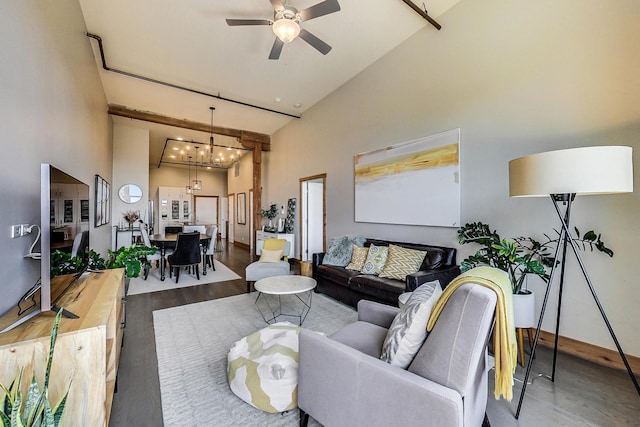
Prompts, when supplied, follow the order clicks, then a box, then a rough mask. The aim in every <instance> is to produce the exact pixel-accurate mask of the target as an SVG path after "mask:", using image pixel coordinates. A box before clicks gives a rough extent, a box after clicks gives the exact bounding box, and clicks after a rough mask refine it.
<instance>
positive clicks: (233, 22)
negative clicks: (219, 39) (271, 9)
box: [227, 19, 273, 27]
mask: <svg viewBox="0 0 640 427" xmlns="http://www.w3.org/2000/svg"><path fill="white" fill-rule="evenodd" d="M271 24H273V21H271V20H269V19H227V25H229V26H231V27H235V26H237V25H271Z"/></svg>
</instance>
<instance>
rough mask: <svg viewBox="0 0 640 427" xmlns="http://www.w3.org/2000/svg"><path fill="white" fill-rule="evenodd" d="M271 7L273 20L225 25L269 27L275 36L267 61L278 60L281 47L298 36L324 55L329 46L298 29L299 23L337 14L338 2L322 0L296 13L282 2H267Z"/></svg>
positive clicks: (229, 22)
mask: <svg viewBox="0 0 640 427" xmlns="http://www.w3.org/2000/svg"><path fill="white" fill-rule="evenodd" d="M269 1H270V2H271V5H272V6H273V20H271V19H227V25H229V26H232V27H233V26H240V25H271V26H272V28H273V32H274V33H275V35H276V40H275V41H274V42H273V47H272V48H271V53H269V59H278V58H280V53H281V52H282V47H283V46H284V44H285V43H290V42H292V41H293V40H294V39H295V38H296V37H298V35H299V36H300V38H301V39H302V40H304V41H305V42H307V43H309V44H310V45H311V46H313V47H314V48H315V49H316V50H317V51H318V52H320V53H322V54H323V55H326V54H327V53H329V51H330V50H331V46H329V45H328V44H326V43H325V42H323V41H322V40H320V39H319V38H318V37H316V36H314V35H313V34H311V33H310V32H309V31H307V30H305V29H304V28H300V22H304V21H308V20H310V19H314V18H319V17H321V16H324V15H328V14H330V13H334V12H338V11H339V10H340V5H339V4H338V0H324V1H323V2H320V3H318V4H315V5H313V6H311V7H308V8H306V9H303V10H300V11H298V9H296V8H295V7H293V6H290V5H288V4H284V3H283V2H282V0H269Z"/></svg>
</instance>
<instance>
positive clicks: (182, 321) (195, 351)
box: [153, 292, 357, 427]
mask: <svg viewBox="0 0 640 427" xmlns="http://www.w3.org/2000/svg"><path fill="white" fill-rule="evenodd" d="M256 297H257V293H256V292H253V293H251V294H244V295H237V296H233V297H227V298H221V299H217V300H213V301H206V302H201V303H197V304H189V305H185V306H180V307H173V308H168V309H164V310H156V311H154V312H153V325H154V330H155V338H156V351H157V355H158V375H159V378H160V391H161V396H162V415H163V418H164V425H165V427H169V426H183V425H190V426H269V427H271V426H297V425H298V424H299V411H298V410H297V409H296V410H292V411H289V412H286V413H283V414H269V413H266V412H262V411H260V410H258V409H256V408H254V407H253V406H251V405H249V404H248V403H245V402H244V401H243V400H241V399H240V398H238V397H237V396H236V395H234V394H233V393H232V392H231V390H230V389H229V385H228V383H227V353H228V351H229V349H230V348H231V346H232V345H233V343H234V342H236V341H238V340H239V339H241V338H243V337H245V336H247V335H249V334H251V333H252V332H255V331H257V330H259V329H262V328H264V327H265V326H267V325H266V323H265V322H264V320H263V319H262V317H261V315H260V313H259V312H258V311H257V308H256V306H255V300H256ZM283 300H284V299H283ZM291 301H292V300H291ZM284 312H287V313H291V311H284ZM356 318H357V313H356V311H355V310H354V309H353V308H351V307H348V306H346V305H344V304H341V303H339V302H337V301H335V300H333V299H331V298H329V297H326V296H324V295H321V294H313V298H312V306H311V310H310V312H309V314H308V316H307V318H306V319H305V321H304V323H303V325H302V326H303V327H304V328H307V329H312V330H315V331H319V332H324V333H327V334H331V333H333V332H335V331H337V330H338V329H340V328H342V327H343V326H344V325H347V324H349V323H352V322H354V321H355V320H356ZM278 320H279V321H280V320H288V321H290V322H292V323H297V319H295V318H291V317H281V318H278ZM311 421H312V420H311ZM309 424H310V425H317V424H315V423H314V424H312V422H310V423H309Z"/></svg>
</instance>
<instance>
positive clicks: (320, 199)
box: [300, 174, 327, 261]
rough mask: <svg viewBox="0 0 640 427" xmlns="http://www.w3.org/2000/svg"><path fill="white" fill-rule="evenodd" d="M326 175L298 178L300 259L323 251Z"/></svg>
mask: <svg viewBox="0 0 640 427" xmlns="http://www.w3.org/2000/svg"><path fill="white" fill-rule="evenodd" d="M326 181H327V174H321V175H314V176H309V177H306V178H300V201H301V202H300V259H301V261H311V260H312V258H313V254H314V253H318V252H324V251H325V241H326V197H325V192H326Z"/></svg>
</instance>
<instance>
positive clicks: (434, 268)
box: [313, 239, 460, 307]
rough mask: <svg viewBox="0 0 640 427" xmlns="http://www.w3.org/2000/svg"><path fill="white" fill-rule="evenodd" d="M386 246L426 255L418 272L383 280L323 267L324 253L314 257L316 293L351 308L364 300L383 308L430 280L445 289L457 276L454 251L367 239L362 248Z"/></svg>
mask: <svg viewBox="0 0 640 427" xmlns="http://www.w3.org/2000/svg"><path fill="white" fill-rule="evenodd" d="M372 244H374V245H376V246H389V244H394V245H397V246H401V247H403V248H408V249H416V250H420V251H426V252H427V255H426V256H425V259H424V261H423V262H422V265H421V266H420V270H419V271H417V272H415V273H413V274H410V275H408V276H407V277H406V278H405V281H404V282H403V281H400V280H395V279H387V278H382V277H378V276H374V275H370V274H361V273H360V272H359V271H352V270H347V269H346V268H344V267H338V266H335V265H325V264H323V261H324V256H325V254H324V253H316V254H313V278H314V279H316V283H317V286H316V292H320V293H323V294H325V295H329V296H330V297H332V298H335V299H337V300H338V301H341V302H343V303H345V304H348V305H350V306H352V307H356V306H357V304H358V301H360V300H361V299H366V300H370V301H377V302H380V303H383V304H389V305H397V304H398V296H399V295H400V294H402V293H403V292H409V291H413V290H415V289H416V288H417V287H418V286H420V285H422V284H423V283H426V282H431V281H433V280H439V281H440V286H442V288H443V289H444V288H445V287H446V286H447V285H448V284H449V282H451V280H453V279H454V278H456V277H457V276H458V275H459V274H460V268H459V266H458V265H456V249H455V248H448V247H444V246H434V245H427V244H420V243H406V242H393V241H389V240H380V239H367V240H366V241H365V243H364V246H365V247H369V246H371V245H372Z"/></svg>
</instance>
